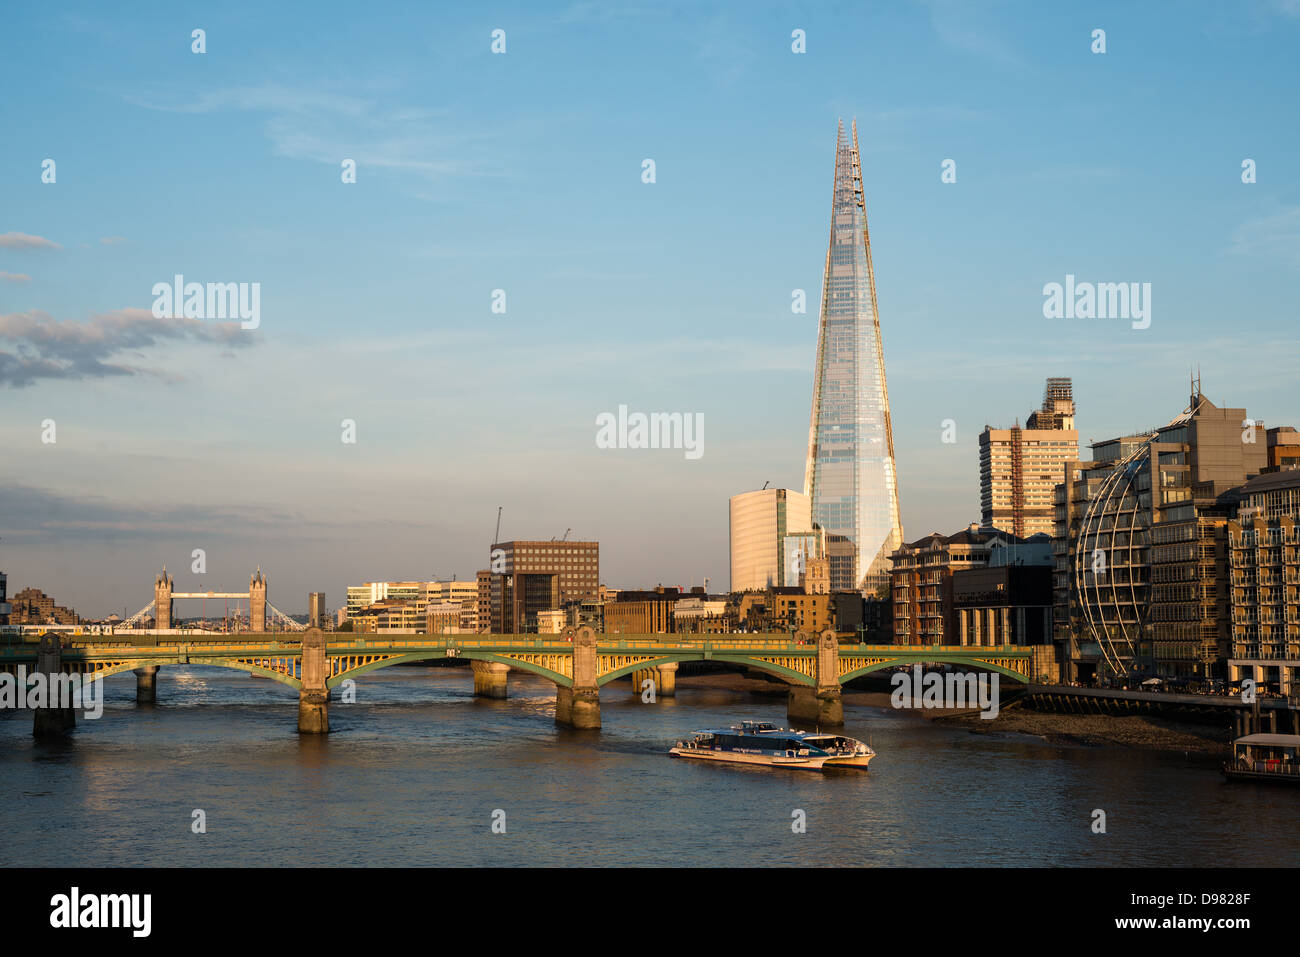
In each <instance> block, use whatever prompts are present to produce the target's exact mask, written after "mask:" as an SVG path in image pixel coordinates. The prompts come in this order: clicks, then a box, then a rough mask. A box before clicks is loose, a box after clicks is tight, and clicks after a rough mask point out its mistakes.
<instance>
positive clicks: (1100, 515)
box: [1071, 443, 1151, 675]
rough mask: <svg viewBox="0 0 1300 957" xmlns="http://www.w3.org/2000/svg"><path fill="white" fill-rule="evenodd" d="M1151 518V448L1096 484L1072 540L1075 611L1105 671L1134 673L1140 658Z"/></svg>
mask: <svg viewBox="0 0 1300 957" xmlns="http://www.w3.org/2000/svg"><path fill="white" fill-rule="evenodd" d="M1150 515H1151V446H1150V444H1149V443H1146V444H1143V445H1139V446H1137V447H1135V448H1132V449H1130V450H1129V451H1127V453H1126V454H1125V455H1124V456H1123V458H1122V459H1121V460H1120V461H1119V462H1118V463H1117V464H1116V465H1115V466H1114V467H1113V468H1111V470H1110V471H1109V473H1108V474H1107V475H1106V477H1105V478H1104V479H1103V480H1102V481H1101V483H1100V484H1099V485H1098V487H1097V489H1096V491H1095V493H1093V494H1091V495H1090V499H1089V501H1088V504H1087V506H1086V508H1085V509H1084V512H1083V516H1082V521H1081V523H1080V527H1079V534H1078V537H1077V539H1076V540H1075V542H1074V550H1075V551H1074V562H1073V566H1074V572H1073V575H1074V581H1073V582H1072V583H1071V587H1072V588H1073V589H1074V591H1075V598H1076V601H1077V607H1078V608H1079V609H1080V611H1081V614H1082V618H1083V621H1082V624H1083V627H1084V630H1085V631H1086V633H1087V634H1088V635H1089V636H1090V637H1091V638H1092V640H1094V641H1095V642H1096V643H1097V645H1098V647H1099V648H1100V649H1101V657H1102V659H1103V661H1104V662H1105V665H1106V669H1107V670H1108V671H1109V672H1110V673H1112V674H1116V675H1126V674H1129V673H1131V672H1132V671H1133V670H1134V664H1135V662H1137V661H1138V659H1139V658H1140V657H1141V655H1140V651H1141V645H1142V642H1143V640H1144V638H1145V634H1144V631H1143V628H1144V624H1145V621H1146V610H1147V606H1148V604H1149V602H1150V587H1151V586H1150V582H1149V580H1148V566H1147V548H1148V535H1149V531H1150Z"/></svg>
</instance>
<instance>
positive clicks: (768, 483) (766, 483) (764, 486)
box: [759, 479, 771, 492]
mask: <svg viewBox="0 0 1300 957" xmlns="http://www.w3.org/2000/svg"><path fill="white" fill-rule="evenodd" d="M770 484H771V479H769V480H768V481H766V482H764V483H763V488H761V489H759V491H760V492H761V491H763V489H766V488H767V487H768V485H770Z"/></svg>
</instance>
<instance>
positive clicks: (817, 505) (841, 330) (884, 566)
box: [732, 122, 903, 594]
mask: <svg viewBox="0 0 1300 957" xmlns="http://www.w3.org/2000/svg"><path fill="white" fill-rule="evenodd" d="M804 494H805V495H807V496H808V497H809V499H810V500H811V507H812V521H813V524H814V525H815V526H817V527H819V528H821V529H822V530H823V531H824V532H825V533H826V535H827V546H828V547H827V557H829V558H830V561H831V565H830V575H831V589H832V591H862V592H864V593H873V594H884V593H885V592H886V591H887V590H888V585H889V556H890V555H891V554H892V553H893V552H894V551H895V550H896V549H897V548H898V547H899V546H900V545H901V544H902V543H903V525H902V520H901V519H900V518H899V510H898V475H897V472H896V470H895V467H894V431H893V425H892V423H891V421H890V413H889V392H888V389H887V388H886V385H885V356H884V348H883V346H882V345H881V339H880V315H879V312H878V310H877V307H876V279H875V273H874V270H873V266H872V263H871V239H870V236H869V234H868V231H867V209H866V199H865V196H864V194H863V188H862V165H861V156H860V153H859V151H858V127H857V123H856V122H855V123H854V124H853V135H852V139H851V140H849V139H847V138H846V137H845V135H844V125H843V124H842V123H841V124H840V129H839V134H838V137H837V140H836V144H835V180H834V191H833V193H832V201H831V229H830V245H829V248H828V249H827V252H826V267H825V274H824V277H823V280H822V303H821V317H820V321H819V323H818V335H817V366H816V369H815V371H814V377H813V400H812V415H811V417H810V421H809V428H808V457H807V461H806V464H805V469H804ZM832 537H835V541H834V542H833V541H832ZM841 543H842V545H843V546H844V547H838V546H840V545H841ZM732 588H733V590H734V589H735V588H736V583H735V581H734V579H733V582H732Z"/></svg>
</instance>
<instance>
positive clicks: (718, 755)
mask: <svg viewBox="0 0 1300 957" xmlns="http://www.w3.org/2000/svg"><path fill="white" fill-rule="evenodd" d="M668 753H669V754H670V755H671V756H672V757H675V758H688V759H692V760H697V761H718V762H722V763H727V764H757V765H762V766H766V767H788V768H794V769H797V770H803V771H822V770H825V769H826V768H832V769H834V768H851V769H858V770H863V771H865V770H866V768H867V764H868V763H869V762H870V761H871V759H872V758H874V757H875V756H876V752H875V751H873V750H872V749H871V748H869V747H868V746H867V745H865V744H863V743H862V742H861V741H858V740H857V739H855V738H848V737H845V736H844V735H837V734H823V733H820V732H812V731H796V730H794V729H793V728H778V727H776V726H775V725H772V724H768V723H766V722H760V721H745V722H743V723H742V724H740V725H739V726H735V727H731V728H711V729H707V730H704V731H696V732H695V736H694V737H693V738H691V739H690V740H688V741H678V742H677V744H676V746H675V747H673V748H672V749H671V750H669V752H668Z"/></svg>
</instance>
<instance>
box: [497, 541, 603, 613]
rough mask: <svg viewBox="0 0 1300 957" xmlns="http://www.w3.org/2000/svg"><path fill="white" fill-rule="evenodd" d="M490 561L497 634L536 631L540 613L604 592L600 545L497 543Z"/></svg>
mask: <svg viewBox="0 0 1300 957" xmlns="http://www.w3.org/2000/svg"><path fill="white" fill-rule="evenodd" d="M490 557H491V560H492V561H491V570H492V571H491V578H490V579H489V581H488V588H487V591H488V606H489V607H488V614H489V620H490V624H491V630H492V632H493V633H495V634H518V633H525V632H536V631H537V612H539V611H557V610H560V609H562V608H563V607H564V606H565V605H566V604H567V603H568V602H571V601H577V600H580V599H583V598H593V597H596V596H597V595H599V593H600V543H599V542H569V541H556V540H551V541H549V542H545V541H541V542H523V541H519V542H498V543H496V544H494V545H493V546H492V554H491V556H490ZM480 574H481V573H480Z"/></svg>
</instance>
